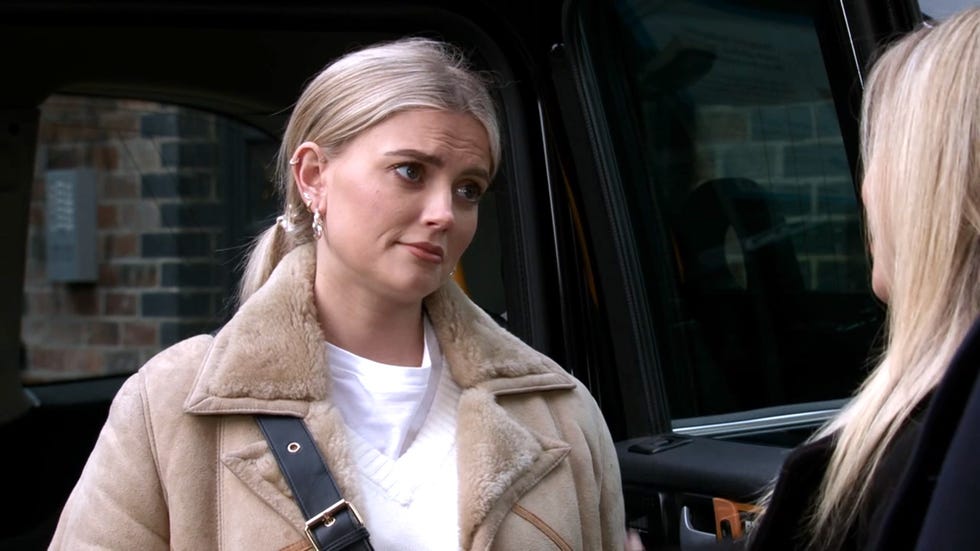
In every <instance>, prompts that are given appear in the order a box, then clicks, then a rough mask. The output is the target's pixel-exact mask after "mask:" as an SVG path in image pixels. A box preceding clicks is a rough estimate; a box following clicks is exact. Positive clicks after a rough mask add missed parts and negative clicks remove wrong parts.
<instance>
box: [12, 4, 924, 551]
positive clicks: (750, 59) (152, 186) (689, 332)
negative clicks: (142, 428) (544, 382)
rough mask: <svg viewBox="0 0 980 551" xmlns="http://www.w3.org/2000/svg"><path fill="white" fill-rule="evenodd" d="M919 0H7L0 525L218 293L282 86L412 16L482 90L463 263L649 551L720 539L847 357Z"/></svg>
mask: <svg viewBox="0 0 980 551" xmlns="http://www.w3.org/2000/svg"><path fill="white" fill-rule="evenodd" d="M921 19H922V14H921V13H920V10H919V7H918V4H917V3H916V2H915V1H913V0H880V1H877V0H869V1H854V0H844V1H830V0H811V1H801V2H784V1H773V0H679V1H674V2H661V1H657V0H617V1H614V2H601V1H591V0H568V1H567V2H562V1H560V0H524V1H520V2H517V1H498V2H483V1H474V2H448V1H439V0H411V1H408V2H386V1H376V0H361V1H359V2H343V1H331V2H321V3H319V4H316V5H314V4H309V3H300V2H290V1H288V0H283V1H279V2H221V1H217V0H212V1H210V2H182V1H171V2H142V1H141V2H134V1H129V2H127V1H105V2H100V3H97V4H93V5H86V6H83V5H77V4H74V3H68V2H45V1H37V2H14V3H6V4H4V5H2V6H0V49H2V50H3V51H4V52H6V55H4V56H3V60H2V61H0V72H2V73H0V74H3V75H4V85H3V86H0V117H2V124H0V131H2V132H3V134H2V137H0V160H2V162H0V243H2V246H3V250H4V251H6V252H7V256H6V261H7V264H8V267H7V268H4V269H3V270H2V271H0V274H2V275H0V293H2V300H0V304H2V305H3V307H2V308H0V316H2V317H0V354H2V356H0V396H2V397H3V398H2V401H0V422H2V425H0V439H2V441H3V442H4V443H5V450H6V452H5V453H4V462H5V465H6V468H5V469H4V472H5V473H7V476H8V482H7V483H6V488H7V489H8V490H7V491H6V492H5V496H6V497H7V501H8V511H9V512H8V513H7V514H5V516H4V518H3V521H2V522H0V549H35V548H44V547H45V546H46V545H47V542H48V540H49V539H50V536H51V534H52V532H53V530H54V526H55V523H56V522H57V518H58V515H59V513H60V510H61V507H62V505H63V503H64V500H65V499H66V497H67V495H68V492H69V491H70V490H71V488H72V486H73V485H74V483H75V481H76V480H77V478H78V475H79V473H80V471H81V468H82V466H83V464H84V462H85V459H86V458H87V456H88V453H89V452H90V450H91V447H92V445H93V443H94V441H95V438H96V437H97V435H98V432H99V429H100V427H101V425H102V423H103V421H104V420H105V417H106V413H107V409H108V405H109V403H110V401H111V399H112V397H113V395H114V393H115V392H116V390H117V389H118V387H119V385H120V384H121V383H122V381H123V380H124V378H125V377H126V376H127V375H128V374H129V373H132V372H133V371H134V370H136V369H138V367H139V366H140V365H141V364H142V363H143V362H144V361H146V359H148V358H149V357H150V356H151V355H152V354H154V353H155V352H157V351H159V350H160V349H161V348H163V347H165V346H167V345H169V344H171V343H173V342H175V341H177V340H179V339H181V338H184V337H186V336H189V335H192V334H195V333H199V332H208V331H212V330H214V329H215V328H217V327H219V326H220V325H221V323H222V322H223V321H224V320H225V319H226V317H227V316H228V315H229V313H230V310H229V307H228V304H229V303H230V297H232V296H233V293H234V289H235V285H236V277H237V266H238V262H239V261H240V258H241V253H242V251H243V249H244V247H245V245H247V243H248V242H249V239H250V238H251V237H252V236H254V235H255V234H256V233H257V232H258V230H259V229H260V228H265V227H267V226H268V225H269V224H271V223H272V218H271V217H272V216H274V214H273V204H274V201H273V200H272V199H271V195H270V194H271V190H272V186H271V183H270V176H269V167H270V166H271V162H272V160H273V155H274V153H275V150H276V147H277V140H278V136H279V134H280V132H281V131H282V129H283V125H284V123H285V120H286V117H287V114H288V110H289V108H290V104H291V102H292V101H293V99H294V98H295V97H297V96H298V94H299V91H300V90H301V89H302V87H303V84H304V82H305V81H306V79H308V78H309V77H310V76H311V75H313V74H314V73H315V72H316V71H317V70H318V69H319V68H321V67H322V66H323V65H324V64H326V63H327V62H328V61H329V60H330V59H332V58H333V57H335V56H337V55H339V54H340V53H342V52H344V51H346V50H348V49H350V48H352V47H354V46H357V45H363V44H367V43H371V42H375V41H377V40H383V39H388V38H394V37H397V36H402V35H407V34H415V35H425V36H433V37H437V38H442V39H446V40H449V41H451V42H454V43H456V44H459V45H460V46H462V47H463V48H464V49H465V50H466V51H468V52H469V53H470V55H471V57H472V58H473V60H474V61H475V62H476V63H477V64H478V65H479V66H480V68H483V69H486V70H488V71H491V72H492V73H493V74H494V75H495V78H496V80H497V82H498V83H499V86H498V88H497V92H498V100H499V104H500V106H501V110H502V115H503V117H502V118H503V122H504V127H505V134H504V135H505V150H504V164H503V166H502V168H501V170H500V174H499V176H498V178H497V181H496V183H495V185H494V188H493V191H492V192H491V194H490V196H489V197H488V198H487V200H486V202H485V203H483V208H481V218H482V219H481V224H480V230H479V233H478V235H477V238H476V240H475V241H474V244H473V246H472V247H471V249H470V251H468V253H467V256H466V257H465V258H464V260H463V263H462V266H461V269H460V270H459V273H460V274H461V275H462V276H463V277H464V278H465V279H462V280H461V282H462V283H463V284H464V285H465V288H466V290H467V291H468V292H469V293H470V295H471V296H472V297H473V298H474V300H476V302H477V303H478V304H480V305H481V306H482V307H483V308H485V309H486V310H487V311H489V312H490V313H492V314H494V315H495V316H496V317H497V318H498V319H499V320H500V321H501V323H503V324H505V325H506V327H508V329H509V330H510V331H512V332H513V333H515V334H516V335H518V336H519V337H521V338H522V339H524V340H525V341H527V342H528V343H530V344H531V345H532V346H534V347H536V348H537V349H539V350H541V351H542V352H544V353H546V354H548V355H550V356H551V357H553V358H554V359H555V360H556V361H558V362H559V363H560V364H561V365H563V366H564V367H565V368H567V369H568V370H569V371H570V372H572V373H573V374H574V375H576V376H577V377H578V378H580V379H581V380H582V381H583V382H584V383H586V385H587V386H588V387H589V388H590V390H591V391H592V393H593V395H594V396H595V397H596V399H597V400H598V402H599V404H600V406H601V407H602V409H603V412H604V414H605V416H606V419H607V422H608V424H609V426H610V429H611V432H612V434H613V437H614V439H615V440H616V441H617V442H618V444H617V445H618V449H619V451H620V457H621V465H622V470H623V481H624V486H625V488H624V489H625V495H626V500H627V511H628V518H629V522H630V524H631V526H633V527H634V528H636V529H637V530H639V531H640V532H641V534H642V535H643V537H644V541H645V543H646V545H647V548H648V549H660V548H670V547H671V546H673V547H674V548H676V546H678V545H679V544H682V547H683V548H685V549H691V548H696V546H697V544H698V542H700V541H713V540H714V538H715V530H716V527H715V520H714V514H713V509H712V498H714V497H721V498H725V499H728V500H733V501H735V502H741V503H744V502H749V501H751V500H752V499H753V497H754V496H755V495H757V492H758V491H759V490H760V488H762V487H763V486H764V485H765V483H766V482H767V481H768V480H770V479H771V478H772V477H773V476H774V474H775V473H776V471H777V470H778V468H779V465H780V462H781V461H782V459H783V457H784V456H785V454H786V452H787V451H788V449H789V448H791V447H792V446H794V445H796V444H798V443H799V442H801V441H802V440H803V439H804V438H805V437H806V436H807V435H808V434H809V433H810V432H811V431H812V430H813V429H814V427H816V426H819V425H820V424H821V423H822V422H824V421H825V420H827V419H829V418H830V417H831V416H832V415H833V414H834V413H835V411H837V409H838V408H839V407H840V406H841V405H842V404H843V403H844V401H845V400H846V399H847V397H848V396H849V395H850V394H851V392H853V390H854V387H855V386H856V384H857V383H858V382H859V381H860V380H862V379H863V378H864V375H865V374H866V367H867V361H868V360H867V359H868V358H869V356H870V355H871V354H872V353H873V350H874V346H875V339H876V337H877V336H878V334H879V332H880V330H881V324H882V320H883V310H882V308H881V306H880V305H879V304H878V303H877V302H876V301H875V300H874V299H873V296H872V294H871V292H870V289H869V284H868V270H867V259H866V256H865V252H864V240H863V229H862V228H863V226H862V224H863V221H862V212H861V206H860V202H859V194H858V193H857V182H858V179H857V176H856V175H858V174H859V170H860V169H859V166H858V154H857V120H856V114H857V112H858V105H859V100H860V94H861V82H862V75H863V74H864V70H865V68H866V66H867V65H868V63H869V60H870V59H871V57H872V56H873V53H874V51H875V49H876V47H877V46H878V45H879V44H881V43H883V42H885V41H887V40H888V39H890V38H892V37H894V36H895V35H897V34H900V33H902V32H904V31H907V30H909V29H911V28H913V27H914V26H915V25H917V24H919V23H920V22H921Z"/></svg>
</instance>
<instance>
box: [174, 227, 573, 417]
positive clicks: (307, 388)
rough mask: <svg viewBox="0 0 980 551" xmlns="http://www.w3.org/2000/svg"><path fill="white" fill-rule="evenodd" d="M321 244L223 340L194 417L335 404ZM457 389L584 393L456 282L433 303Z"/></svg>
mask: <svg viewBox="0 0 980 551" xmlns="http://www.w3.org/2000/svg"><path fill="white" fill-rule="evenodd" d="M314 268H315V253H314V247H313V245H312V244H307V245H301V246H299V247H297V248H296V249H294V250H293V251H291V252H290V253H288V254H287V255H286V256H285V257H284V258H283V259H282V261H281V262H280V263H279V265H278V266H277V267H276V269H275V270H274V271H273V273H272V275H271V276H270V277H269V280H268V281H267V282H266V284H265V285H263V286H262V288H260V289H259V290H258V291H257V292H256V293H255V294H254V295H253V296H252V297H251V298H250V299H249V300H248V301H246V302H245V304H243V305H242V306H241V308H240V309H239V311H238V312H237V313H236V314H235V316H234V317H233V318H232V319H231V320H230V321H229V322H228V323H227V324H226V325H225V326H224V327H223V328H222V329H221V331H219V332H218V334H217V335H216V336H215V338H214V342H213V343H212V346H211V349H210V351H209V352H208V355H207V357H206V358H205V361H204V364H203V365H202V367H201V369H200V371H199V373H198V375H197V379H196V380H195V382H194V385H193V387H192V390H191V392H190V394H189V395H188V397H187V400H186V402H185V404H184V407H185V411H187V412H189V413H199V414H209V413H210V414H216V413H273V414H292V415H297V416H305V415H306V414H307V412H308V411H309V405H310V403H311V402H317V401H321V400H325V399H326V398H327V395H328V387H329V377H328V369H327V364H326V357H325V356H326V355H325V354H324V352H323V335H322V333H321V331H320V326H319V323H318V321H317V314H316V308H315V307H314V302H313V274H314ZM425 307H426V310H427V311H428V314H429V317H430V319H431V321H432V325H433V327H434V328H435V330H436V335H437V337H438V339H439V345H440V347H441V348H442V351H443V353H444V354H445V355H446V359H447V360H448V362H449V365H450V366H451V373H452V376H453V379H454V380H455V381H456V383H457V384H458V385H459V386H460V387H461V388H462V389H463V390H464V391H465V390H466V389H469V388H474V387H481V388H484V389H486V390H488V391H490V392H491V393H492V394H501V393H515V392H525V391H532V390H542V389H546V388H562V387H568V386H570V385H572V386H573V385H574V380H573V379H572V377H571V376H570V375H569V374H568V373H567V372H565V371H564V370H563V369H561V368H560V367H559V366H558V365H556V364H555V363H554V362H553V361H551V360H550V359H549V358H547V357H546V356H544V355H543V354H540V353H538V352H537V351H535V350H533V349H532V348H531V347H529V346H527V345H526V344H524V343H523V342H522V341H521V340H520V339H518V338H517V337H515V336H513V335H512V334H510V333H508V332H507V331H506V330H504V329H502V328H501V327H500V326H498V325H497V324H496V322H495V321H493V319H492V318H491V317H490V316H488V315H487V314H486V313H485V312H484V311H483V310H481V309H480V308H479V307H478V306H476V305H475V304H474V303H473V302H472V301H470V300H469V298H467V297H466V295H465V294H464V293H463V292H462V291H461V290H460V289H459V287H458V286H457V285H456V284H455V283H452V282H450V283H447V284H446V285H444V286H443V287H441V288H440V289H438V290H437V291H436V292H434V293H433V294H432V295H430V296H428V297H427V298H426V299H425Z"/></svg>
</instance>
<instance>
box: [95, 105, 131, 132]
mask: <svg viewBox="0 0 980 551" xmlns="http://www.w3.org/2000/svg"><path fill="white" fill-rule="evenodd" d="M139 115H140V113H138V112H136V111H133V110H130V109H125V110H113V111H102V112H100V113H99V114H98V117H99V126H101V127H102V128H108V129H110V130H111V131H112V132H113V134H114V135H116V136H117V137H119V134H122V136H121V137H129V136H130V135H136V134H138V133H139V130H140V118H139Z"/></svg>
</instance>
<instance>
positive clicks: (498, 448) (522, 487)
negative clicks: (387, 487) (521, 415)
mask: <svg viewBox="0 0 980 551" xmlns="http://www.w3.org/2000/svg"><path fill="white" fill-rule="evenodd" d="M457 423H458V425H457V442H458V445H459V448H458V449H459V451H458V460H457V461H458V466H459V526H460V543H461V544H462V546H463V548H464V549H471V548H475V549H483V548H486V547H488V546H489V544H490V542H492V541H493V537H494V535H495V533H496V530H497V527H498V526H499V525H500V522H501V520H502V519H503V517H504V515H506V514H507V513H509V512H510V510H511V507H513V505H514V504H515V503H517V501H518V500H519V499H520V498H521V497H522V496H523V495H524V494H525V493H526V492H527V491H528V490H529V489H530V488H531V487H533V486H534V485H535V484H537V482H538V481H539V480H541V479H542V478H544V476H545V475H547V474H548V473H549V472H550V471H551V470H552V469H554V468H555V467H556V466H557V465H558V464H559V463H560V462H561V460H562V459H564V458H565V456H566V455H568V452H569V451H570V449H571V447H570V446H569V445H568V444H567V443H565V442H562V441H560V440H557V439H554V438H549V437H547V436H545V435H540V434H535V433H533V432H531V431H529V430H528V429H527V428H526V427H524V426H523V425H522V424H521V423H519V422H518V421H517V420H515V419H514V418H513V417H512V416H511V415H510V413H509V412H507V410H506V409H504V408H503V407H501V406H500V405H499V404H498V403H497V401H496V396H495V395H494V394H492V393H489V392H487V391H485V390H483V389H479V388H474V389H470V390H467V391H465V392H463V394H462V395H461V396H460V403H459V414H458V415H457Z"/></svg>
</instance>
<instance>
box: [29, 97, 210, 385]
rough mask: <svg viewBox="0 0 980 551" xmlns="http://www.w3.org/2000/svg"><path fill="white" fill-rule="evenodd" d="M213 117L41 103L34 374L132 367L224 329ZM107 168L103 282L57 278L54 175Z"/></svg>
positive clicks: (154, 108) (101, 231)
mask: <svg viewBox="0 0 980 551" xmlns="http://www.w3.org/2000/svg"><path fill="white" fill-rule="evenodd" d="M217 129H218V123H217V121H216V120H215V117H213V116H210V115H205V114H201V113H197V112H192V111H189V110H183V109H180V108H177V107H171V106H163V105H159V104H154V103H148V102H137V101H126V100H103V99H89V98H75V97H67V96H56V97H53V98H51V99H49V100H48V101H47V102H45V104H44V105H43V106H42V116H41V126H40V131H39V140H38V141H39V143H38V154H37V167H36V172H35V181H34V189H33V197H32V200H31V205H30V227H29V233H28V244H29V247H28V248H29V251H28V258H27V263H26V268H25V269H26V278H25V280H26V281H25V289H24V293H25V307H24V313H23V326H22V341H23V344H24V347H25V352H26V355H25V357H26V362H27V365H26V366H25V371H24V378H25V379H26V380H27V381H28V382H39V381H45V380H53V379H60V378H74V377H78V376H80V375H81V376H97V375H104V374H112V373H121V372H131V371H134V370H135V369H137V368H138V367H139V366H140V365H142V363H144V362H145V361H146V360H147V359H149V357H151V356H152V355H153V354H155V353H156V352H157V351H159V350H160V349H161V348H163V347H164V346H166V345H168V344H170V343H173V342H175V341H177V340H180V339H181V338H183V337H186V336H188V335H191V334H196V333H199V332H203V331H210V330H212V329H214V328H215V327H216V326H217V325H218V323H219V322H220V319H221V316H222V309H223V307H224V301H225V299H226V296H227V294H228V288H229V283H228V279H229V277H228V270H223V269H221V267H220V266H218V265H216V262H215V250H216V249H217V248H219V247H221V246H223V244H224V238H225V220H224V213H225V208H226V207H224V206H223V203H222V199H223V190H222V186H221V185H220V182H221V181H222V178H221V177H220V166H221V165H220V162H221V151H220V147H219V143H220V140H219V136H218V132H217ZM83 168H89V169H94V170H95V171H96V174H97V201H98V207H97V208H98V211H97V228H96V231H95V234H96V239H97V246H98V251H97V255H98V280H97V281H95V282H76V283H61V282H51V281H48V278H47V273H46V262H45V226H44V215H45V204H44V200H45V174H46V171H48V170H52V169H83Z"/></svg>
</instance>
